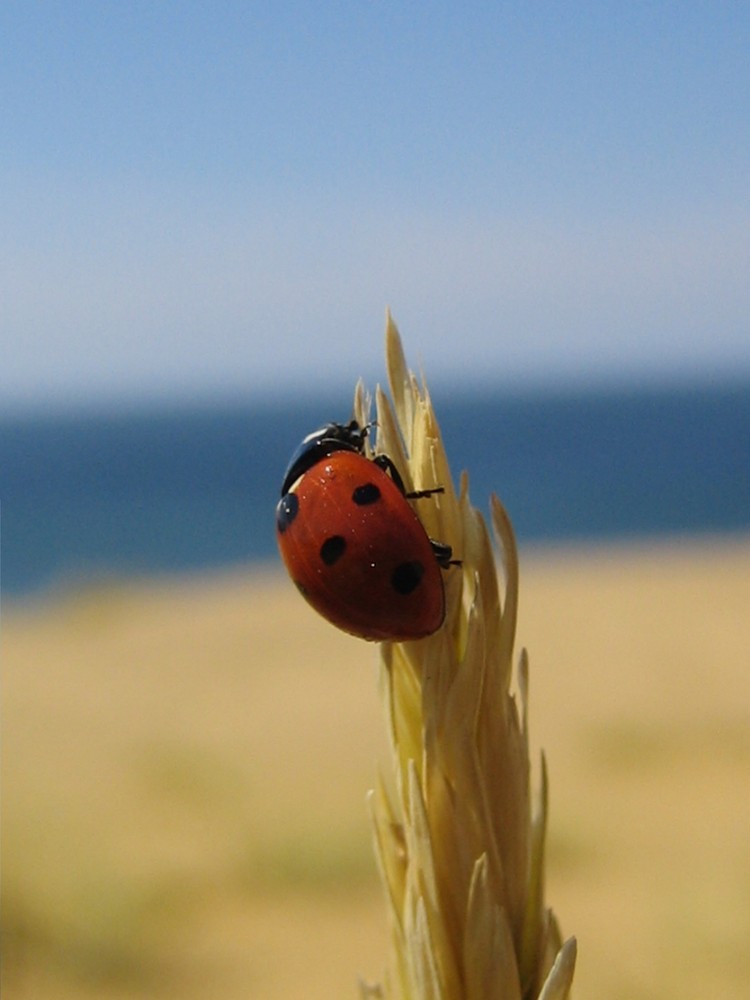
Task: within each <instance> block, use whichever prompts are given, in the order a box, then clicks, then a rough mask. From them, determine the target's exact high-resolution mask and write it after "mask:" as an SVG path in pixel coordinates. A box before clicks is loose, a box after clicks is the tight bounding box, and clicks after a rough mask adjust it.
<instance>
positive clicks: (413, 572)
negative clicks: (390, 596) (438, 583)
mask: <svg viewBox="0 0 750 1000" xmlns="http://www.w3.org/2000/svg"><path fill="white" fill-rule="evenodd" d="M423 576H424V566H423V565H422V563H421V562H418V561H417V560H416V559H414V560H412V561H411V562H403V563H399V565H398V566H397V567H396V568H395V569H394V571H393V573H392V574H391V586H392V587H393V589H394V590H395V591H396V593H397V594H403V595H404V596H406V595H407V594H411V593H412V591H414V590H416V588H417V587H418V586H419V581H420V580H421V579H422V577H423Z"/></svg>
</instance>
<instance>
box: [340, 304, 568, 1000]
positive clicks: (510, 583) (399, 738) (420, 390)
mask: <svg viewBox="0 0 750 1000" xmlns="http://www.w3.org/2000/svg"><path fill="white" fill-rule="evenodd" d="M386 355H387V368H388V378H389V383H390V389H391V395H392V398H393V405H391V403H390V402H389V400H388V398H387V397H386V395H385V394H384V393H383V392H382V391H380V390H378V391H377V394H376V400H375V402H376V411H377V415H376V419H377V451H378V452H385V453H386V454H388V455H390V456H391V458H392V459H393V460H394V461H395V463H396V466H397V467H398V468H399V470H400V471H401V472H402V474H403V476H404V479H405V481H406V485H407V489H409V488H414V489H423V488H428V487H432V486H436V485H440V486H443V487H444V489H445V492H444V493H443V494H441V495H436V496H435V497H432V498H430V499H428V500H420V501H416V503H418V505H419V506H418V510H419V514H420V517H421V519H422V521H423V523H424V525H425V528H426V529H427V532H428V534H429V535H430V536H431V537H433V538H437V539H439V540H441V541H445V542H448V543H450V544H451V545H452V546H453V550H454V554H455V556H456V557H457V558H459V559H460V560H461V566H460V568H458V567H453V568H451V569H450V570H448V571H447V572H446V573H445V587H446V601H447V614H446V621H445V624H444V626H443V627H442V628H441V629H439V630H438V632H436V633H435V634H434V635H432V636H429V637H428V638H426V639H421V640H418V641H414V642H404V643H384V644H382V646H381V660H382V681H383V694H384V698H385V704H386V709H387V713H388V725H389V734H390V742H391V747H392V764H393V772H394V774H393V780H384V779H381V780H380V781H379V783H378V786H377V788H376V789H375V790H374V791H373V792H372V793H371V808H372V817H373V823H374V830H375V841H376V850H377V856H378V861H379V865H380V869H381V872H382V876H383V881H384V884H385V887H386V890H387V894H388V899H389V904H390V920H391V925H392V940H393V955H392V960H391V963H390V968H389V970H388V973H387V975H386V977H385V980H384V982H383V984H382V986H380V987H379V988H378V989H377V991H376V992H377V995H380V996H384V997H390V998H393V1000H516V998H518V1000H521V998H524V1000H528V998H540V1000H564V998H565V997H567V996H568V994H569V990H570V985H571V981H572V978H573V969H574V966H575V956H576V943H575V939H574V938H569V939H568V940H567V941H566V942H565V943H564V944H563V943H562V938H561V935H560V932H559V929H558V926H557V921H556V920H555V918H554V916H553V914H552V911H551V910H550V909H548V908H547V906H546V904H545V901H544V841H545V827H546V818H547V778H546V769H545V766H544V760H543V759H542V767H541V788H540V790H539V793H538V794H537V796H536V798H535V801H533V802H532V797H531V793H530V789H529V772H530V766H529V746H528V732H527V716H526V697H527V683H528V662H527V658H526V654H525V652H522V653H521V655H520V657H519V659H518V664H517V672H516V680H515V685H516V689H517V691H516V694H513V693H511V682H512V675H513V656H514V654H513V648H514V639H515V628H516V609H517V600H518V560H517V553H516V544H515V539H514V535H513V529H512V527H511V524H510V521H509V519H508V516H507V514H506V512H505V510H504V509H503V507H502V505H501V503H500V501H499V500H498V499H497V498H496V497H494V496H493V497H492V499H491V518H492V525H493V528H494V534H495V538H496V541H497V544H498V547H499V550H500V555H501V559H502V573H501V575H502V581H503V582H502V587H501V586H499V583H498V571H497V567H496V564H495V555H494V551H493V547H492V543H491V540H490V536H489V533H488V531H487V528H486V525H485V522H484V519H483V517H482V515H481V514H480V513H479V512H478V511H477V510H476V509H475V508H473V507H472V506H471V503H470V501H469V495H468V478H467V476H466V474H465V473H464V475H463V476H462V478H461V484H460V490H459V492H458V493H456V491H455V489H454V486H453V481H452V479H451V476H450V471H449V468H448V462H447V459H446V456H445V452H444V449H443V445H442V443H441V440H440V431H439V429H438V425H437V421H436V419H435V415H434V412H433V409H432V405H431V402H430V397H429V394H428V393H427V390H426V389H425V388H424V387H420V385H419V384H418V382H417V379H416V378H415V377H414V375H413V374H411V373H410V372H409V371H408V370H407V368H406V363H405V360H404V355H403V351H402V347H401V341H400V338H399V335H398V331H397V330H396V327H395V325H394V323H393V322H392V320H391V318H390V316H388V322H387V330H386ZM369 408H370V407H369V400H368V399H367V398H366V396H365V393H364V391H363V390H362V388H361V387H358V391H357V394H356V398H355V416H356V417H357V419H359V420H360V422H362V423H367V421H368V419H369V418H370V414H369ZM488 447H491V442H488ZM366 992H368V993H370V994H371V992H372V990H371V988H370V989H368V990H367V991H366Z"/></svg>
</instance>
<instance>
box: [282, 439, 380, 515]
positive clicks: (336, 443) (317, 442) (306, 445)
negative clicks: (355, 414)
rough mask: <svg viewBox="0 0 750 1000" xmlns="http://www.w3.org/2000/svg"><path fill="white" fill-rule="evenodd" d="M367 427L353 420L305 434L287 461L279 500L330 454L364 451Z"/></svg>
mask: <svg viewBox="0 0 750 1000" xmlns="http://www.w3.org/2000/svg"><path fill="white" fill-rule="evenodd" d="M368 426H369V425H366V426H364V427H362V426H361V425H360V424H359V423H357V421H356V420H351V421H350V422H349V423H348V424H335V423H330V424H326V425H325V426H324V427H321V428H320V429H319V430H317V431H313V432H312V434H308V435H307V437H306V438H305V439H304V440H303V441H302V444H300V446H299V447H298V448H297V449H296V451H295V452H294V454H293V455H292V457H291V459H290V461H289V465H288V466H287V470H286V473H285V474H284V482H283V484H282V486H281V495H282V497H283V496H286V494H287V493H288V492H289V490H290V488H291V487H292V485H293V484H294V483H295V482H296V481H297V480H298V479H299V477H300V476H302V475H304V474H305V473H306V472H307V471H308V469H311V468H312V467H313V466H314V465H316V464H317V463H318V462H320V461H321V460H322V459H324V458H325V457H326V456H327V455H331V454H332V453H333V452H334V451H356V452H359V453H360V454H361V453H362V452H363V451H364V449H365V439H366V438H367V430H368Z"/></svg>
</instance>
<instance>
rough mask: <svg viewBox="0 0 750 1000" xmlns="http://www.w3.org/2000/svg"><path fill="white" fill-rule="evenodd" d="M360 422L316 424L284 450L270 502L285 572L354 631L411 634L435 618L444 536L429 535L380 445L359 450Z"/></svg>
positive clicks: (376, 636) (427, 630)
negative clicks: (277, 493)
mask: <svg viewBox="0 0 750 1000" xmlns="http://www.w3.org/2000/svg"><path fill="white" fill-rule="evenodd" d="M366 437H367V427H362V426H360V424H358V423H357V421H356V420H352V421H351V422H350V423H349V424H336V423H330V424H326V425H325V427H321V428H320V429H319V430H317V431H314V432H313V433H312V434H309V435H308V436H307V437H306V438H305V439H304V440H303V442H302V444H301V445H300V446H299V448H298V449H297V450H296V451H295V453H294V454H293V456H292V458H291V461H290V463H289V467H288V469H287V471H286V474H285V476H284V482H283V485H282V488H281V499H280V500H279V502H278V504H277V506H276V539H277V541H278V545H279V551H280V552H281V557H282V559H283V561H284V563H285V565H286V568H287V570H288V571H289V575H290V576H291V578H292V580H293V581H294V583H295V584H296V586H297V588H298V589H299V591H300V592H301V593H302V595H303V596H304V597H305V599H306V600H307V601H308V602H309V603H310V604H311V605H312V606H313V607H314V608H315V610H316V611H318V612H319V613H320V614H321V615H322V616H323V617H324V618H326V619H327V620H328V621H329V622H331V623H332V624H333V625H336V626H337V627H338V628H340V629H343V630H344V631H345V632H349V633H351V634H352V635H356V636H359V637H360V638H363V639H372V640H377V641H383V640H394V641H403V640H406V639H419V638H422V637H423V636H427V635H430V634H431V633H433V632H435V631H436V630H437V629H438V628H440V626H441V625H442V623H443V619H444V618H445V591H444V587H443V580H442V575H441V574H442V570H443V569H447V568H448V566H450V565H454V564H455V560H453V559H452V558H451V556H452V551H451V547H450V546H449V545H445V544H443V543H441V542H436V541H434V540H433V539H431V538H429V537H428V535H427V532H426V531H425V529H424V527H423V526H422V522H421V521H420V520H419V517H418V516H417V514H416V512H415V511H414V510H413V508H412V506H411V504H410V503H409V500H412V499H418V498H421V497H428V496H431V495H432V494H433V493H441V492H442V487H437V488H435V489H431V490H420V491H418V492H415V493H407V492H406V490H405V488H404V483H403V480H402V478H401V476H400V474H399V472H398V470H397V469H396V467H395V465H394V464H393V462H392V461H391V459H390V458H388V457H387V456H386V455H377V456H376V457H375V458H373V459H370V458H367V457H366V456H365V454H364V448H365V439H366Z"/></svg>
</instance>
